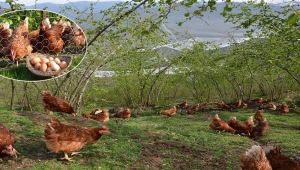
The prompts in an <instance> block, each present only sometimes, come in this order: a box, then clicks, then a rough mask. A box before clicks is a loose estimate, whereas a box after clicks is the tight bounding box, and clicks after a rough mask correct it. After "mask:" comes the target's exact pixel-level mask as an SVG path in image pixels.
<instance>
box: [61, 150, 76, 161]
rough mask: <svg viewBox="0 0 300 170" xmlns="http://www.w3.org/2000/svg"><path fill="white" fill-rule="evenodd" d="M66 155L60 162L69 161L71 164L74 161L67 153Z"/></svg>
mask: <svg viewBox="0 0 300 170" xmlns="http://www.w3.org/2000/svg"><path fill="white" fill-rule="evenodd" d="M64 154H65V157H63V158H60V160H67V161H70V162H73V161H74V160H73V159H72V158H69V156H68V154H67V153H66V152H64Z"/></svg>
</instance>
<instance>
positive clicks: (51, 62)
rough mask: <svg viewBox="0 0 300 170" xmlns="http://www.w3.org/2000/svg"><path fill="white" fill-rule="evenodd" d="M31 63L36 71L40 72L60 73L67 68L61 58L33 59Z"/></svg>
mask: <svg viewBox="0 0 300 170" xmlns="http://www.w3.org/2000/svg"><path fill="white" fill-rule="evenodd" d="M30 63H31V64H32V66H33V67H34V69H36V70H40V71H42V72H48V71H59V70H61V69H64V68H66V67H67V63H66V62H65V61H63V60H60V59H59V58H53V57H49V58H46V57H41V58H40V57H37V56H35V57H32V58H31V59H30Z"/></svg>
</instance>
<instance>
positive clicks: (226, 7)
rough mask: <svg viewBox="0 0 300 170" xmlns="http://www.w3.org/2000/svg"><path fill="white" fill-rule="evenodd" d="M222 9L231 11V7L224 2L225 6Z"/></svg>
mask: <svg viewBox="0 0 300 170" xmlns="http://www.w3.org/2000/svg"><path fill="white" fill-rule="evenodd" d="M224 11H227V12H231V11H232V8H231V7H230V5H228V4H226V6H225V7H224Z"/></svg>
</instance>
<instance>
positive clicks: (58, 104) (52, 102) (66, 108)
mask: <svg viewBox="0 0 300 170" xmlns="http://www.w3.org/2000/svg"><path fill="white" fill-rule="evenodd" d="M42 95H43V103H42V104H43V106H44V108H45V109H47V110H49V111H50V114H53V112H63V113H68V114H72V116H76V112H75V111H74V109H73V107H72V106H71V105H70V103H69V102H67V101H66V100H64V99H61V98H58V97H55V96H52V95H51V93H50V92H49V91H43V93H42Z"/></svg>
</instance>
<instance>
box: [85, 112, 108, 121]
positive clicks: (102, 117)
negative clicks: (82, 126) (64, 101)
mask: <svg viewBox="0 0 300 170" xmlns="http://www.w3.org/2000/svg"><path fill="white" fill-rule="evenodd" d="M98 111H99V113H98ZM82 116H83V117H85V118H91V119H94V120H96V121H99V122H108V121H109V112H108V110H107V109H103V110H99V109H97V110H95V111H93V112H92V113H90V114H88V113H82Z"/></svg>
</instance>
